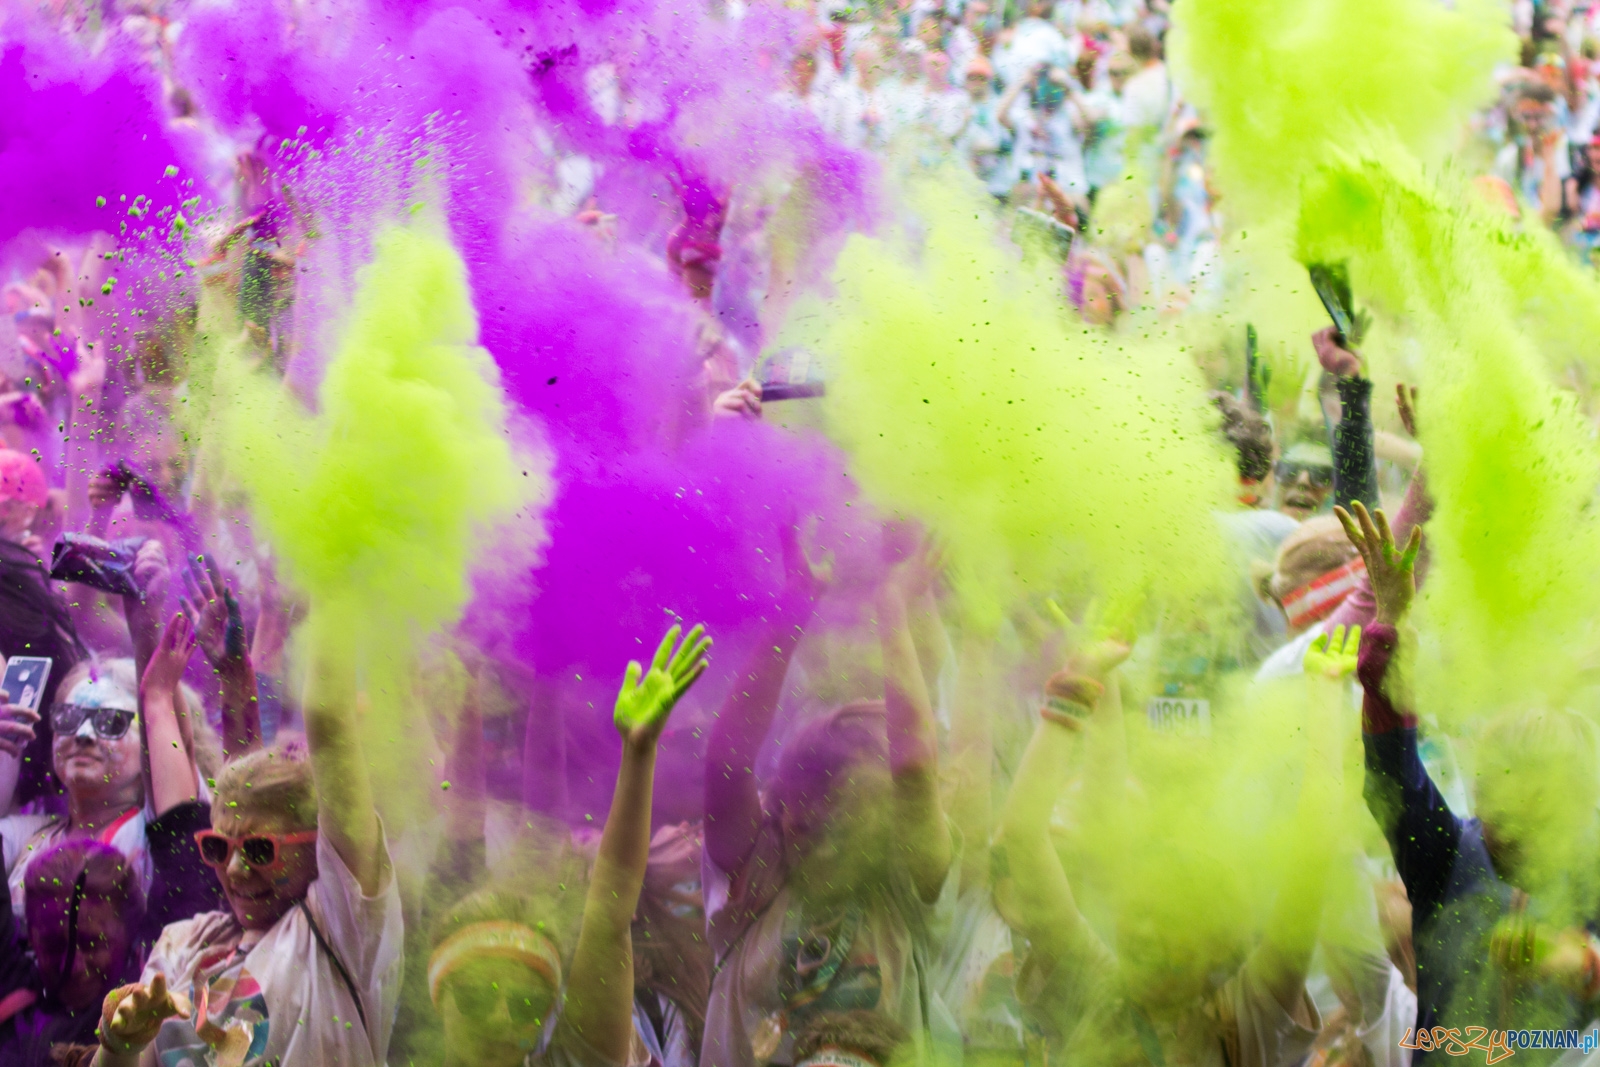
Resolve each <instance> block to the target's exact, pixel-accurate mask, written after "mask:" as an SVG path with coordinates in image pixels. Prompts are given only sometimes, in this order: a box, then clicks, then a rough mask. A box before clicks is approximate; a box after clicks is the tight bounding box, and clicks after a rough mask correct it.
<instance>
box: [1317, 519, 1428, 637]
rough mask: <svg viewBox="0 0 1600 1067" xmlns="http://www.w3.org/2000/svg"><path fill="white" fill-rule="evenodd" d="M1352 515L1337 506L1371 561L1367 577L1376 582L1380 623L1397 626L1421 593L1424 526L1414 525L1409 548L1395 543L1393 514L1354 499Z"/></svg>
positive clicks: (1363, 555) (1363, 554)
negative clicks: (1419, 577) (1420, 556)
mask: <svg viewBox="0 0 1600 1067" xmlns="http://www.w3.org/2000/svg"><path fill="white" fill-rule="evenodd" d="M1350 506H1351V509H1352V510H1353V511H1354V512H1355V514H1354V516H1353V517H1352V515H1351V513H1350V512H1349V511H1346V510H1345V509H1344V508H1341V507H1335V508H1334V509H1333V513H1334V514H1335V515H1337V516H1339V522H1340V523H1341V524H1342V525H1343V526H1344V532H1345V535H1346V536H1347V537H1349V538H1350V543H1351V544H1352V545H1355V546H1356V551H1358V552H1360V553H1361V558H1362V559H1363V560H1365V561H1366V564H1367V578H1368V580H1370V581H1371V582H1372V595H1373V596H1374V597H1375V598H1376V599H1377V601H1378V622H1380V623H1384V624H1386V625H1389V626H1394V625H1396V624H1398V623H1399V621H1400V620H1401V619H1402V618H1404V617H1405V613H1406V609H1407V608H1409V607H1410V606H1411V601H1412V599H1413V598H1414V597H1415V596H1416V595H1417V580H1416V566H1417V553H1418V552H1419V551H1421V549H1422V527H1420V526H1414V527H1412V529H1411V536H1410V537H1409V538H1408V539H1407V540H1406V547H1405V548H1404V549H1400V548H1398V547H1396V545H1395V543H1394V533H1393V532H1392V531H1391V530H1390V529H1389V517H1388V516H1387V515H1385V514H1384V513H1383V509H1382V508H1379V509H1378V510H1377V511H1376V512H1375V513H1373V514H1370V515H1369V514H1367V509H1366V506H1365V505H1364V504H1362V503H1361V501H1359V500H1357V501H1354V502H1353V503H1352V504H1351V505H1350Z"/></svg>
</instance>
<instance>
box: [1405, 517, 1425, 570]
mask: <svg viewBox="0 0 1600 1067" xmlns="http://www.w3.org/2000/svg"><path fill="white" fill-rule="evenodd" d="M1421 551H1422V527H1421V526H1413V527H1411V536H1410V537H1408V538H1406V550H1405V552H1403V553H1402V554H1401V556H1400V565H1401V566H1402V567H1405V568H1406V569H1407V570H1410V569H1411V568H1412V567H1414V566H1416V563H1417V553H1418V552H1421Z"/></svg>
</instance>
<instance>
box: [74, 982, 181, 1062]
mask: <svg viewBox="0 0 1600 1067" xmlns="http://www.w3.org/2000/svg"><path fill="white" fill-rule="evenodd" d="M191 1010H192V1009H191V1008H190V1006H189V1003H188V998H186V997H183V996H182V995H180V994H177V993H173V992H170V991H169V990H168V989H167V979H166V976H165V975H163V974H161V973H160V972H159V971H158V972H156V976H155V977H154V978H152V979H151V980H150V985H149V986H144V985H140V984H138V983H135V984H133V985H125V986H118V987H117V988H116V989H113V990H112V991H111V992H109V993H107V994H106V999H105V1001H104V1002H103V1003H102V1005H101V1008H100V1028H99V1030H98V1031H97V1033H98V1035H99V1037H100V1044H101V1045H103V1046H104V1047H105V1048H106V1049H107V1050H108V1051H110V1052H112V1053H113V1054H117V1055H124V1056H126V1055H130V1054H136V1053H138V1052H140V1051H142V1050H143V1049H144V1048H145V1046H147V1045H149V1044H150V1042H152V1041H154V1040H155V1039H156V1034H157V1033H159V1032H160V1031H161V1024H162V1023H164V1022H166V1021H167V1020H168V1019H170V1018H172V1017H173V1016H174V1015H176V1016H179V1017H180V1018H184V1019H187V1018H188V1017H189V1015H190V1012H191Z"/></svg>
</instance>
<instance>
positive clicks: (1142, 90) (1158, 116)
mask: <svg viewBox="0 0 1600 1067" xmlns="http://www.w3.org/2000/svg"><path fill="white" fill-rule="evenodd" d="M1122 109H1123V110H1122V119H1123V121H1124V122H1126V123H1127V124H1128V125H1129V126H1161V125H1163V124H1165V123H1166V121H1167V112H1169V111H1171V110H1172V81H1171V80H1170V79H1169V78H1168V77H1167V66H1166V64H1165V63H1154V64H1152V65H1150V66H1148V67H1145V68H1144V69H1143V70H1141V71H1139V72H1138V73H1137V74H1135V75H1133V77H1131V78H1129V79H1128V80H1127V82H1126V83H1125V84H1124V85H1123V86H1122Z"/></svg>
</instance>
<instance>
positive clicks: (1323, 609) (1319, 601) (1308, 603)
mask: <svg viewBox="0 0 1600 1067" xmlns="http://www.w3.org/2000/svg"><path fill="white" fill-rule="evenodd" d="M1366 573H1367V564H1366V561H1364V560H1363V559H1362V558H1361V557H1360V556H1357V557H1356V558H1354V559H1352V560H1351V561H1350V562H1349V563H1346V564H1345V565H1344V566H1342V567H1339V568H1338V569H1336V570H1331V571H1329V572H1328V573H1326V574H1324V575H1322V576H1320V577H1318V578H1314V579H1312V580H1311V581H1309V582H1307V583H1306V584H1305V585H1302V586H1300V587H1299V588H1297V589H1292V590H1290V591H1289V593H1288V594H1287V595H1286V596H1284V598H1283V599H1282V600H1281V601H1280V602H1279V603H1281V604H1282V605H1283V613H1284V614H1285V615H1287V616H1289V625H1290V626H1306V625H1309V624H1310V623H1313V622H1318V621H1320V620H1322V619H1325V618H1327V617H1328V616H1329V615H1331V614H1333V609H1334V608H1336V607H1338V606H1339V605H1340V604H1342V603H1344V598H1345V597H1347V596H1349V595H1350V593H1351V591H1352V590H1354V589H1355V587H1356V582H1357V581H1358V580H1360V579H1361V578H1362V577H1363V576H1364V575H1365V574H1366Z"/></svg>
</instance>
